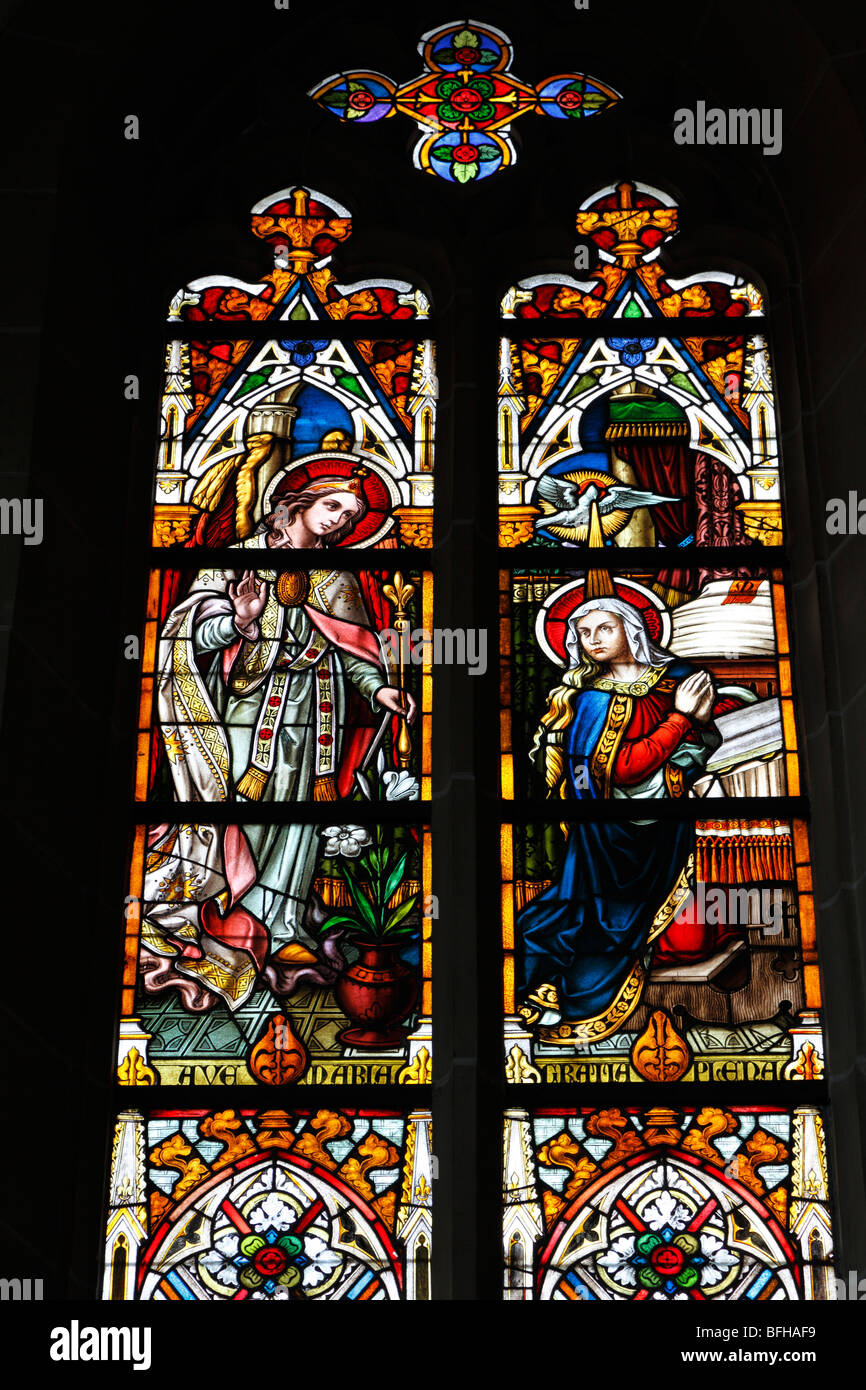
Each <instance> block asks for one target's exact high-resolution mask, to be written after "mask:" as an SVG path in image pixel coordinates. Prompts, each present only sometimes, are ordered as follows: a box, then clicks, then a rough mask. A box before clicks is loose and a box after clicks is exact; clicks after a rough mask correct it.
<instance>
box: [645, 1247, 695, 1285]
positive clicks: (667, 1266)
mask: <svg viewBox="0 0 866 1390" xmlns="http://www.w3.org/2000/svg"><path fill="white" fill-rule="evenodd" d="M685 1262H686V1257H685V1255H684V1254H683V1252H682V1250H680V1248H679V1246H678V1245H657V1246H656V1248H655V1250H653V1252H652V1254H651V1255H650V1264H651V1265H652V1267H653V1269H656V1270H658V1272H659V1274H663V1275H665V1277H666V1278H668V1279H672V1278H673V1277H674V1276H675V1275H677V1274H679V1272H680V1270H681V1269H682V1267H683V1265H684V1264H685Z"/></svg>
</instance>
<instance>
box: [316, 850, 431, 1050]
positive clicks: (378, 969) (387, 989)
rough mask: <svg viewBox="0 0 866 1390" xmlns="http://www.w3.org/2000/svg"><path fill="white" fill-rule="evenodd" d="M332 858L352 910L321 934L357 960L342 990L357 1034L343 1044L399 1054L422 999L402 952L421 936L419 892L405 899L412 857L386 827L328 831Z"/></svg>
mask: <svg viewBox="0 0 866 1390" xmlns="http://www.w3.org/2000/svg"><path fill="white" fill-rule="evenodd" d="M321 835H322V838H323V840H324V846H323V848H324V853H325V855H326V856H327V857H328V858H330V859H333V860H335V862H336V867H337V872H338V873H339V875H340V878H341V879H342V881H343V884H344V886H345V889H346V894H347V896H348V899H349V901H348V903H347V904H346V905H344V906H341V907H339V908H337V909H336V910H335V911H333V912H332V913H331V914H330V915H329V916H327V917H325V918H324V920H323V921H322V922H321V924H320V927H319V930H320V931H321V932H322V933H323V934H324V933H327V932H337V931H339V932H341V933H342V936H343V944H351V945H352V946H353V947H355V949H356V951H357V957H356V959H355V960H354V961H352V962H351V963H350V964H349V965H347V966H346V968H345V970H343V971H342V972H341V973H340V975H338V977H337V979H336V981H335V982H334V995H335V997H336V1000H337V1003H338V1004H339V1006H340V1008H341V1009H342V1010H343V1013H344V1014H345V1015H346V1017H347V1018H348V1019H349V1023H350V1026H349V1027H348V1028H345V1029H343V1031H342V1033H341V1034H340V1040H341V1041H342V1042H344V1043H346V1044H347V1045H348V1046H350V1047H359V1048H370V1049H376V1050H385V1049H388V1048H392V1047H398V1046H400V1044H401V1043H402V1042H403V1041H404V1038H405V1032H404V1030H403V1029H402V1028H401V1027H400V1024H401V1023H402V1022H403V1021H404V1020H405V1019H406V1017H407V1016H408V1015H409V1013H410V1012H411V1010H412V1008H413V1006H414V1004H415V1001H416V999H417V997H418V981H417V979H416V978H415V975H414V974H413V972H412V971H411V970H410V968H409V967H408V966H407V965H406V964H405V963H404V962H403V961H402V960H401V959H400V951H401V950H402V949H403V948H405V946H406V945H408V944H409V942H411V941H412V940H414V939H416V938H417V936H418V916H417V907H418V898H419V894H418V892H410V893H408V894H404V895H403V896H400V897H398V893H399V889H400V886H401V884H402V883H403V881H404V877H405V873H406V865H407V862H408V859H409V853H410V851H409V849H407V850H404V851H401V850H400V849H399V848H397V847H396V846H395V845H394V844H393V843H388V842H387V840H386V830H385V827H383V826H382V825H376V826H373V827H370V828H369V829H368V828H367V827H366V826H363V825H329V826H326V827H325V829H324V830H322V831H321Z"/></svg>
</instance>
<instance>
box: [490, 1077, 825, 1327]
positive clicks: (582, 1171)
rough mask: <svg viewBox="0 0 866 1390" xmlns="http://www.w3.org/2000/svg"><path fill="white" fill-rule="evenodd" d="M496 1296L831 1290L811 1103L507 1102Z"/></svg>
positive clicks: (819, 1147)
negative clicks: (570, 1105)
mask: <svg viewBox="0 0 866 1390" xmlns="http://www.w3.org/2000/svg"><path fill="white" fill-rule="evenodd" d="M503 1160H504V1169H503V1174H504V1194H505V1218H504V1241H505V1257H506V1267H505V1283H504V1296H505V1298H507V1299H512V1300H515V1299H516V1300H524V1299H528V1298H541V1299H555V1300H562V1299H571V1300H582V1301H585V1302H595V1301H597V1300H599V1299H605V1300H608V1299H613V1300H618V1301H623V1300H628V1301H633V1302H642V1301H643V1300H645V1299H653V1300H660V1301H665V1302H667V1301H670V1300H689V1299H691V1300H698V1301H701V1302H703V1301H705V1300H710V1301H718V1300H728V1299H745V1300H749V1301H764V1300H766V1299H773V1300H781V1299H785V1300H801V1299H806V1300H825V1299H828V1298H831V1297H832V1296H833V1294H832V1289H833V1266H832V1236H831V1228H830V1199H829V1190H828V1178H827V1156H826V1147H825V1139H824V1122H823V1118H822V1115H821V1112H820V1111H819V1110H818V1109H816V1108H815V1107H813V1106H797V1107H795V1108H793V1109H784V1108H781V1107H779V1106H772V1105H766V1106H760V1105H739V1106H737V1105H732V1106H730V1107H728V1106H714V1105H705V1106H702V1107H700V1108H698V1109H694V1108H691V1107H688V1108H686V1109H684V1110H678V1109H674V1108H671V1107H669V1106H661V1105H660V1106H655V1107H651V1108H648V1109H645V1110H638V1109H636V1108H632V1107H629V1108H623V1109H620V1108H617V1107H612V1108H610V1109H597V1108H596V1109H594V1108H591V1107H589V1106H583V1107H581V1108H579V1109H570V1110H565V1109H560V1110H557V1109H550V1110H537V1111H534V1112H533V1113H532V1114H529V1113H528V1112H527V1111H525V1110H509V1111H508V1112H507V1114H506V1116H505V1129H504V1148H503Z"/></svg>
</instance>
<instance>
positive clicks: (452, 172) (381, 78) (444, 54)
mask: <svg viewBox="0 0 866 1390" xmlns="http://www.w3.org/2000/svg"><path fill="white" fill-rule="evenodd" d="M418 52H419V53H420V54H421V57H422V58H423V60H424V68H425V71H424V72H423V73H422V74H421V76H420V77H417V78H414V79H413V80H411V81H409V82H404V83H402V84H399V85H398V84H397V83H396V82H394V81H393V80H392V79H391V78H390V77H386V76H385V75H384V73H381V72H367V71H352V72H341V73H335V74H333V75H332V76H331V77H328V78H326V79H325V80H324V81H323V82H320V83H319V84H318V86H316V87H314V88H313V90H312V91H311V92H310V96H311V97H313V98H314V100H316V101H317V102H319V104H320V105H321V106H323V107H324V108H325V110H326V111H330V112H331V114H332V115H334V116H336V117H337V118H338V119H339V120H341V121H346V122H352V123H353V124H354V123H356V122H357V123H358V124H361V125H369V124H370V123H371V122H373V121H381V120H384V119H385V117H387V116H393V115H394V114H395V113H396V112H401V113H402V114H404V115H407V116H410V117H411V118H412V119H413V120H414V121H415V122H416V123H417V125H418V128H419V129H420V131H421V132H422V133H421V135H420V137H419V139H418V142H417V144H416V146H415V150H414V161H415V167H416V169H422V170H423V171H424V172H425V173H427V174H434V175H435V176H436V177H437V178H440V179H444V180H445V181H446V182H447V183H456V184H458V185H460V184H464V185H465V184H469V183H473V182H474V181H475V180H478V179H485V178H490V177H491V176H492V175H493V174H496V173H498V171H499V170H500V169H504V168H507V166H508V165H510V164H512V163H513V162H514V160H515V158H516V151H515V148H514V142H513V140H512V139H511V126H512V123H513V122H514V121H515V120H516V119H517V118H518V117H520V116H524V115H526V114H527V113H528V112H536V113H537V114H538V115H539V116H552V117H553V118H554V119H556V120H563V121H581V120H585V119H586V118H587V117H589V116H594V115H597V114H598V113H599V112H600V111H603V110H605V109H606V108H607V107H610V106H613V105H615V103H616V102H617V101H619V99H620V97H619V93H618V92H615V91H614V89H613V88H612V87H610V86H608V85H607V84H606V83H604V82H600V81H598V79H597V78H594V77H589V76H587V74H586V73H578V72H567V73H558V74H557V75H556V76H555V77H549V78H545V79H543V80H542V81H540V82H538V83H536V84H535V85H534V86H530V85H528V84H527V83H526V82H522V81H521V80H520V78H518V77H517V76H515V74H514V73H513V72H512V70H511V63H512V58H513V50H512V46H511V43H510V42H509V40H508V38H507V36H506V35H505V34H503V33H502V31H501V30H500V29H494V28H493V27H492V26H491V25H489V24H477V23H476V22H475V21H474V20H469V21H460V22H458V23H452V24H446V25H443V26H441V27H440V28H438V29H431V30H430V32H429V33H427V34H424V35H423V36H422V38H421V41H420V43H419V44H418Z"/></svg>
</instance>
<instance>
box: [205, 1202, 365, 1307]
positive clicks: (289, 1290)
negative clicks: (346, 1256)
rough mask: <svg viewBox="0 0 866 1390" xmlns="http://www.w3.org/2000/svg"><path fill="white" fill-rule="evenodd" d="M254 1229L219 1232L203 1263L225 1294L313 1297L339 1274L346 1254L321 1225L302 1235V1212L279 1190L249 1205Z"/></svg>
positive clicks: (305, 1231)
mask: <svg viewBox="0 0 866 1390" xmlns="http://www.w3.org/2000/svg"><path fill="white" fill-rule="evenodd" d="M247 1219H248V1222H249V1225H250V1227H251V1228H252V1229H250V1230H249V1231H248V1232H246V1233H244V1232H242V1231H240V1230H237V1229H236V1228H234V1227H227V1228H224V1229H222V1230H220V1231H218V1232H217V1235H216V1239H215V1240H214V1243H213V1246H212V1247H211V1249H210V1250H208V1251H207V1252H206V1254H204V1255H202V1256H201V1257H200V1260H199V1264H200V1266H201V1267H202V1273H205V1272H206V1275H207V1276H209V1277H208V1282H209V1283H211V1286H212V1287H213V1286H214V1285H215V1287H216V1288H217V1289H218V1290H219V1291H221V1292H223V1293H224V1294H225V1293H227V1292H229V1291H231V1290H232V1289H238V1290H239V1289H246V1290H247V1291H248V1292H249V1294H250V1295H251V1296H252V1297H253V1298H267V1299H270V1298H290V1297H291V1298H309V1297H314V1296H315V1295H316V1293H317V1291H319V1290H320V1289H321V1288H322V1287H323V1286H326V1285H327V1284H329V1283H330V1282H332V1280H333V1278H334V1277H336V1274H337V1273H338V1271H339V1269H340V1267H341V1265H342V1263H343V1260H342V1256H340V1255H339V1254H338V1253H337V1252H336V1251H335V1250H332V1249H331V1247H330V1245H329V1243H328V1240H327V1238H326V1235H325V1233H324V1232H323V1231H322V1230H320V1229H317V1228H310V1229H308V1230H304V1231H303V1232H302V1233H301V1234H300V1235H299V1234H297V1233H296V1231H295V1230H294V1229H293V1228H294V1227H295V1226H296V1225H297V1221H298V1217H297V1215H296V1213H295V1212H294V1211H293V1209H292V1208H291V1207H289V1206H288V1204H287V1203H286V1202H285V1201H283V1200H282V1198H281V1197H280V1196H278V1194H277V1193H275V1192H270V1193H268V1194H267V1196H265V1197H264V1199H263V1200H259V1201H257V1202H256V1203H255V1204H254V1206H253V1207H252V1208H251V1209H250V1210H249V1211H248V1213H247Z"/></svg>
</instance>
